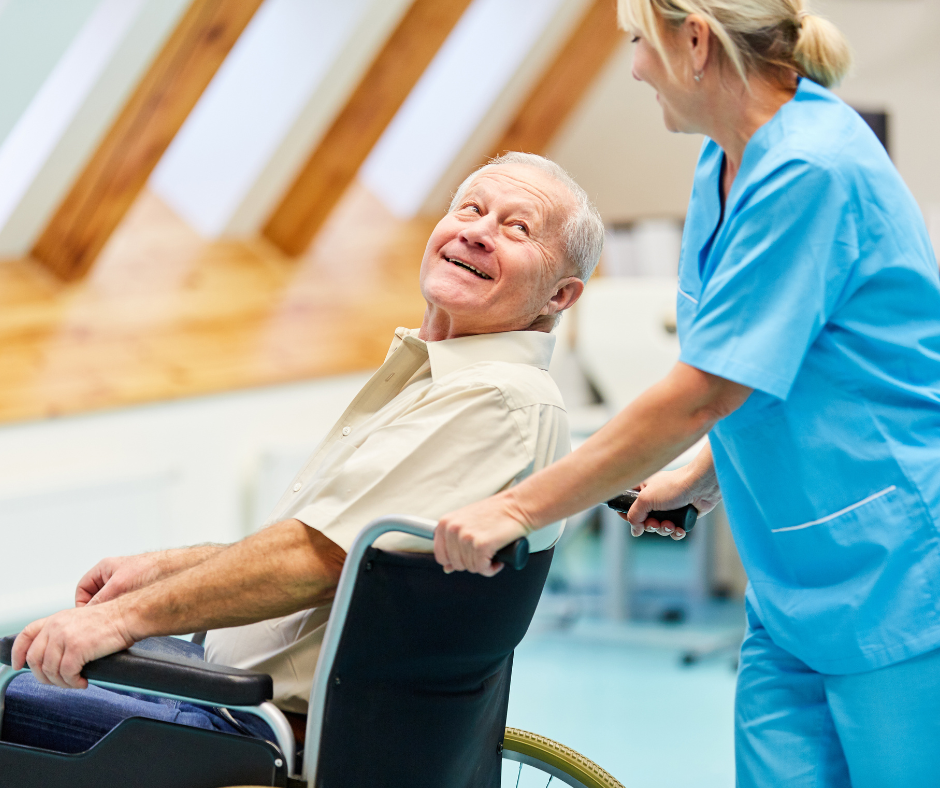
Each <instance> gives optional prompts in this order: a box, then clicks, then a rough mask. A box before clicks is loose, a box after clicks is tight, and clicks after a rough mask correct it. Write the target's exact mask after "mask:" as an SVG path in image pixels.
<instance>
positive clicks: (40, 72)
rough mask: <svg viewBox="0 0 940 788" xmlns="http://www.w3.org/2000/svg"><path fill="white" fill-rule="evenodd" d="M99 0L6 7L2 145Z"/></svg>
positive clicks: (0, 34)
mask: <svg viewBox="0 0 940 788" xmlns="http://www.w3.org/2000/svg"><path fill="white" fill-rule="evenodd" d="M95 5H97V0H69V2H67V3H63V2H61V0H2V1H0V74H3V75H4V76H5V77H6V75H13V74H15V75H16V78H15V79H9V78H4V79H2V80H0V142H2V141H3V139H4V138H5V137H6V136H7V134H9V132H10V129H12V128H13V126H14V125H15V124H16V121H17V120H18V119H19V117H20V115H22V114H23V112H24V111H25V109H26V107H27V106H29V102H30V101H31V100H32V98H33V96H35V95H36V92H37V91H38V90H39V88H40V86H41V85H42V83H43V82H44V81H45V79H46V77H48V76H49V74H50V72H51V71H52V69H53V68H54V67H55V64H56V63H57V62H58V60H59V58H60V57H61V56H62V53H63V52H65V50H66V48H67V47H68V45H69V44H70V43H71V41H72V39H73V38H74V37H75V35H76V33H77V32H78V30H79V29H80V28H81V26H82V25H83V24H84V22H85V20H86V19H87V18H88V16H89V14H91V12H92V10H93V9H94V7H95Z"/></svg>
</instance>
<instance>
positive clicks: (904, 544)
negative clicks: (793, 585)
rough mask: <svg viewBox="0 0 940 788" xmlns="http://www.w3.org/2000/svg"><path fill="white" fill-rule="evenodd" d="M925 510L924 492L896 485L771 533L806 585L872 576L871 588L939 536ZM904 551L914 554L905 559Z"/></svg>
mask: <svg viewBox="0 0 940 788" xmlns="http://www.w3.org/2000/svg"><path fill="white" fill-rule="evenodd" d="M922 511H923V506H922V504H921V503H920V499H919V497H918V496H916V495H915V494H912V493H911V492H909V491H908V490H905V489H903V488H901V487H900V486H898V485H896V484H890V485H888V486H887V487H884V488H882V489H880V490H875V491H874V492H872V493H871V494H870V495H868V496H866V497H865V498H862V499H860V500H858V501H854V502H852V503H849V504H848V505H846V506H843V507H842V508H841V509H837V510H835V511H833V512H831V513H829V514H826V515H823V516H821V517H817V518H814V519H812V520H809V521H807V522H804V523H798V524H796V525H792V526H783V527H780V528H776V529H771V533H772V534H773V536H774V542H775V544H776V546H777V549H778V551H779V552H780V553H783V554H784V555H785V562H786V564H787V565H788V566H789V567H790V570H791V572H792V574H793V576H794V578H795V579H796V581H797V582H798V583H799V585H800V586H801V587H803V588H821V587H825V586H833V585H839V584H841V583H849V582H858V581H859V580H861V579H862V578H865V577H867V578H868V579H869V582H865V583H864V585H865V586H867V587H869V588H871V587H872V586H873V585H876V584H880V583H881V582H884V581H885V580H886V579H887V578H886V574H887V575H890V574H891V573H892V571H893V567H894V571H899V572H901V573H903V572H904V571H905V570H906V568H907V567H909V566H910V563H912V560H911V559H914V558H915V555H914V554H916V553H919V552H920V551H921V550H922V549H923V548H924V546H925V541H928V542H931V541H935V540H936V532H935V530H934V529H933V527H932V526H931V524H930V523H929V522H927V521H926V519H925V518H924V516H923V514H922ZM904 553H912V555H910V556H909V557H908V560H906V561H901V562H900V563H899V560H898V559H900V558H901V557H902V555H903V554H904ZM913 563H916V560H915V561H913ZM901 579H902V578H898V580H901ZM863 582H864V581H863Z"/></svg>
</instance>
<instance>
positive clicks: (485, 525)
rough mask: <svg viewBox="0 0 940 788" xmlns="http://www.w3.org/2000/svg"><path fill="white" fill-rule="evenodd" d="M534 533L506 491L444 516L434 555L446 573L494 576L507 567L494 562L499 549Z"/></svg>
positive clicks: (439, 527) (436, 537)
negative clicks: (455, 572) (471, 573)
mask: <svg viewBox="0 0 940 788" xmlns="http://www.w3.org/2000/svg"><path fill="white" fill-rule="evenodd" d="M531 532H532V529H531V528H530V527H529V525H528V522H527V520H526V517H525V515H524V513H523V512H522V511H521V510H519V509H518V508H517V507H516V506H514V505H513V504H512V502H511V499H510V498H509V496H507V495H506V494H505V493H503V494H501V495H497V496H494V497H492V498H487V499H486V500H483V501H480V502H479V503H474V504H470V506H465V507H463V508H462V509H458V510H457V511H455V512H451V513H450V514H448V515H445V516H444V517H443V518H441V520H440V522H438V524H437V529H436V530H435V531H434V557H435V558H436V559H437V562H438V563H439V564H441V565H442V566H443V567H444V571H445V572H454V571H457V572H463V571H466V572H474V573H477V574H481V575H484V576H486V577H492V576H493V575H495V574H496V573H497V572H499V571H500V570H501V569H502V568H503V565H502V564H500V563H496V564H494V563H493V556H494V555H496V551H497V550H499V549H500V548H503V547H505V546H506V545H508V544H510V543H511V542H514V541H516V539H519V538H521V537H523V536H527V535H528V534H529V533H531Z"/></svg>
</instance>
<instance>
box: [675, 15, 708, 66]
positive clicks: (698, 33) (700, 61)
mask: <svg viewBox="0 0 940 788" xmlns="http://www.w3.org/2000/svg"><path fill="white" fill-rule="evenodd" d="M682 28H683V32H684V33H685V38H686V41H687V42H688V47H689V55H690V56H691V59H692V73H693V74H701V73H702V71H704V70H705V64H706V63H707V62H708V52H709V49H710V44H711V32H712V31H711V28H710V27H709V26H708V22H706V21H705V20H704V19H703V18H702V17H700V16H699V15H698V14H689V15H688V16H687V17H686V18H685V21H684V22H683V23H682Z"/></svg>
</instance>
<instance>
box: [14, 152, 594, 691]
mask: <svg viewBox="0 0 940 788" xmlns="http://www.w3.org/2000/svg"><path fill="white" fill-rule="evenodd" d="M573 208H574V201H573V198H572V197H571V195H570V194H569V193H568V191H567V189H566V187H564V186H562V185H560V184H558V183H557V182H556V181H554V180H553V179H552V178H551V177H550V176H548V175H546V174H545V173H544V172H542V171H541V170H539V169H536V168H533V167H529V166H526V165H520V164H507V165H503V166H500V167H498V168H494V169H491V170H487V171H486V172H484V173H482V174H481V175H479V176H477V177H476V178H475V179H474V180H473V181H472V182H471V184H470V186H469V187H468V188H467V189H466V191H465V194H464V195H463V200H462V201H461V203H460V204H459V205H458V206H457V207H456V209H455V210H454V211H453V212H450V213H448V214H447V215H445V216H444V218H443V219H441V221H440V222H439V223H438V225H437V226H436V228H435V229H434V231H433V233H432V235H431V238H430V240H429V242H428V246H427V249H426V250H425V254H424V258H423V260H422V263H421V290H422V293H423V294H424V296H425V299H426V301H427V310H426V312H425V316H424V321H423V323H422V326H421V329H420V333H419V336H420V337H421V338H422V339H424V340H427V341H435V340H441V339H449V338H453V337H461V336H469V335H473V334H485V333H494V332H502V331H520V330H533V331H550V330H551V328H552V326H553V325H554V323H555V320H556V318H557V316H558V314H559V313H560V312H562V311H563V310H565V309H567V308H568V307H570V306H571V305H572V304H574V302H575V301H577V299H578V298H579V297H580V295H581V293H582V291H583V289H584V283H583V282H582V281H581V280H580V279H579V278H578V277H577V271H576V270H575V268H574V266H573V265H572V264H571V263H570V261H568V260H567V256H566V249H565V241H564V237H563V232H562V231H563V227H564V223H565V221H566V219H567V217H568V215H569V213H570V211H571V210H572V209H573ZM469 268H473V269H476V271H477V272H478V273H477V272H474V271H472V270H469ZM345 557H346V554H345V552H344V551H343V550H342V549H341V548H340V547H339V546H338V545H336V544H335V543H333V542H332V541H330V540H329V539H328V538H327V537H325V536H324V535H323V534H321V533H320V532H319V531H316V530H314V529H312V528H309V527H308V526H306V525H305V524H304V523H302V522H300V521H299V520H295V519H292V520H285V521H283V522H280V523H275V524H274V525H272V526H270V527H268V528H265V529H263V530H262V531H260V532H258V533H256V534H254V535H252V536H249V537H248V538H246V539H244V540H242V541H240V542H236V543H235V544H232V545H200V546H196V547H189V548H183V549H179V550H167V551H164V552H160V553H151V554H146V555H139V556H127V557H122V558H106V559H104V560H103V561H101V562H100V563H98V564H97V565H96V566H95V567H94V568H93V569H92V570H91V571H89V572H88V573H87V574H86V575H85V576H84V577H83V578H82V579H81V580H80V581H79V584H78V588H77V590H76V594H75V607H74V608H72V609H70V610H63V611H61V612H59V613H55V614H54V615H51V616H49V617H47V618H43V619H40V620H38V621H34V622H32V623H31V624H29V625H28V626H27V627H26V628H25V629H24V630H23V632H22V633H21V634H20V635H19V637H18V638H17V639H16V642H15V644H14V647H13V666H14V667H15V668H16V669H20V668H22V667H23V666H24V665H28V666H29V668H30V670H32V672H33V675H34V676H35V677H36V679H37V681H40V682H42V683H43V684H53V685H55V686H58V687H72V688H85V687H87V686H88V682H87V681H86V680H85V679H84V678H82V676H81V675H80V673H81V670H82V668H83V667H84V666H85V664H87V663H88V662H90V661H91V660H94V659H97V658H99V657H103V656H106V655H108V654H112V653H114V652H116V651H120V650H122V649H125V648H128V647H129V646H131V645H132V644H133V643H136V642H138V641H140V640H143V639H145V638H148V637H153V636H156V635H181V634H186V633H189V632H199V631H202V630H207V629H218V628H222V627H230V626H239V625H242V624H250V623H253V622H256V621H262V620H266V619H269V618H275V617H278V616H285V615H289V614H290V613H294V612H296V611H298V610H304V609H308V608H311V607H315V606H318V605H322V604H324V603H326V602H328V601H329V600H330V599H332V597H333V594H334V592H335V590H336V586H337V584H338V582H339V576H340V573H341V571H342V568H343V561H344V560H345Z"/></svg>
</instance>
